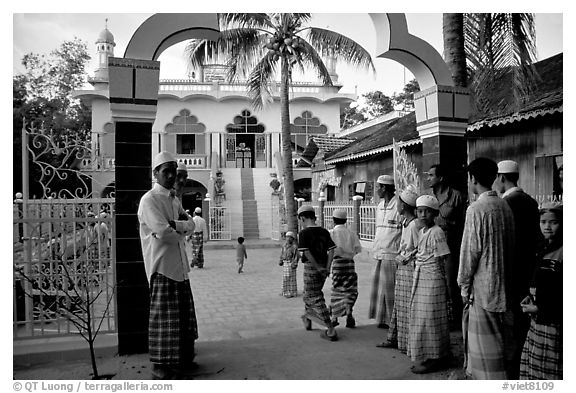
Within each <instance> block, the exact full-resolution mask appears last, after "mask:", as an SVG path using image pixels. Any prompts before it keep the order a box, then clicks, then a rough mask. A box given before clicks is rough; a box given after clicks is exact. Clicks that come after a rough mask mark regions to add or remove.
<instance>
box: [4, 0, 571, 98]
mask: <svg viewBox="0 0 576 393" xmlns="http://www.w3.org/2000/svg"><path fill="white" fill-rule="evenodd" d="M98 3H102V2H98ZM102 4H103V3H102ZM98 8H99V9H98V10H99V11H103V10H104V9H105V7H98ZM91 9H92V10H94V7H91ZM111 10H114V9H111ZM89 11H91V10H86V12H82V13H30V12H22V13H14V15H13V73H14V74H17V73H20V72H22V70H23V67H22V66H21V64H20V60H21V59H22V56H23V55H24V54H26V53H29V52H35V53H39V54H43V53H45V54H47V53H49V52H50V51H51V50H53V49H56V48H57V47H58V46H59V45H60V44H61V43H62V42H64V41H66V40H72V39H73V38H74V37H78V38H80V39H82V40H84V41H85V42H87V43H88V49H89V54H90V55H91V56H92V63H91V65H90V67H89V74H90V75H92V74H93V72H94V69H95V67H96V50H95V43H94V42H95V40H96V38H97V37H98V34H99V33H100V31H102V30H103V29H104V26H105V20H106V18H108V29H109V30H110V32H111V33H112V34H113V35H114V38H115V42H116V48H115V52H114V55H115V56H116V57H122V56H123V54H124V50H125V48H126V45H127V43H128V41H129V40H130V38H131V36H132V34H133V33H134V31H135V30H136V29H137V28H138V26H139V25H140V24H141V23H142V22H143V21H145V20H146V19H147V18H148V17H149V16H150V15H151V13H148V14H139V13H113V12H110V13H93V12H89ZM169 11H171V12H173V10H169ZM189 11H190V10H185V9H183V10H182V12H189ZM220 11H225V10H220ZM439 11H440V10H439ZM406 19H407V23H408V30H409V32H410V33H411V34H413V35H416V36H418V37H420V38H423V39H425V40H426V41H428V42H429V43H430V44H431V45H432V46H433V47H434V48H435V49H436V50H437V51H438V52H440V53H442V14H441V13H407V15H406ZM562 19H563V18H562V14H560V13H556V14H537V15H536V37H537V48H538V59H544V58H547V57H550V56H552V55H555V54H557V53H560V52H562V43H563V36H562V27H563V20H562ZM310 24H311V25H313V26H318V27H323V28H326V27H327V28H329V29H331V30H335V31H337V32H339V33H341V34H344V35H346V36H348V37H350V38H352V39H353V40H355V41H356V42H358V43H360V44H361V45H362V46H364V48H365V49H366V50H368V51H369V52H370V53H371V54H374V51H375V32H374V27H373V24H372V22H371V19H370V17H369V16H368V14H367V13H351V12H345V10H338V13H330V14H327V13H314V14H313V19H312V21H311V23H310ZM184 46H185V44H184V43H181V44H179V45H175V46H173V47H171V48H169V49H168V50H166V51H165V52H164V53H163V54H162V55H161V56H160V58H159V60H160V62H161V71H160V77H161V78H162V79H182V78H186V77H187V67H186V60H185V58H184V56H183V49H184ZM374 63H375V65H376V74H375V75H374V74H371V73H369V72H367V71H364V70H357V69H355V68H353V67H350V66H347V65H345V64H339V65H338V66H337V72H338V74H339V82H340V83H341V84H342V85H343V88H342V90H341V92H345V93H354V92H357V93H358V94H359V95H360V94H363V93H365V92H368V91H373V90H381V91H383V92H384V93H385V94H388V95H392V93H394V92H399V91H401V90H402V87H403V86H404V82H405V81H406V82H408V81H409V80H410V79H411V78H412V74H411V73H410V72H409V71H408V70H406V72H405V69H404V67H403V66H401V65H400V64H398V63H396V62H395V61H392V60H388V59H381V58H378V59H374ZM313 78H314V76H307V77H306V78H303V79H306V80H307V81H311V80H313Z"/></svg>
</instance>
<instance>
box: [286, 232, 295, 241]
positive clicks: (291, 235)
mask: <svg viewBox="0 0 576 393" xmlns="http://www.w3.org/2000/svg"><path fill="white" fill-rule="evenodd" d="M288 236H290V237H292V238H294V239H296V235H295V234H294V232H292V231H288V232H286V237H288Z"/></svg>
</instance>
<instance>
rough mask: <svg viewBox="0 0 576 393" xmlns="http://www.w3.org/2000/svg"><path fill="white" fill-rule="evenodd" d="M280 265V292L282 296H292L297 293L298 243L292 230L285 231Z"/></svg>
mask: <svg viewBox="0 0 576 393" xmlns="http://www.w3.org/2000/svg"><path fill="white" fill-rule="evenodd" d="M278 264H279V265H280V266H283V267H284V269H283V275H282V293H281V294H280V295H282V296H284V297H294V296H296V294H297V288H296V268H297V267H298V245H297V244H296V236H295V235H294V232H292V231H288V232H286V242H285V243H284V245H283V246H282V252H281V253H280V262H279V263H278Z"/></svg>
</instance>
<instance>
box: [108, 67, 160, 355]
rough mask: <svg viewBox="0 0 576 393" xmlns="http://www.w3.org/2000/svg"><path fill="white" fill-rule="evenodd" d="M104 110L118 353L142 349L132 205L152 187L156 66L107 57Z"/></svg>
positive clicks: (141, 282)
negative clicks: (110, 148) (112, 176)
mask: <svg viewBox="0 0 576 393" xmlns="http://www.w3.org/2000/svg"><path fill="white" fill-rule="evenodd" d="M108 69H109V76H110V86H109V89H110V110H111V112H112V119H113V121H114V123H115V129H116V141H115V157H116V214H115V221H116V222H115V225H116V296H117V298H116V300H117V307H116V320H117V331H118V353H119V354H120V355H125V354H132V353H144V352H147V351H148V315H149V299H150V298H149V289H148V280H147V279H146V274H145V270H144V263H143V258H142V248H141V245H140V236H139V225H138V217H137V211H138V203H139V201H140V198H141V197H142V195H144V193H145V192H146V191H148V190H150V188H151V187H152V169H151V163H152V124H153V123H154V120H155V118H156V105H157V102H158V81H159V76H160V63H159V62H157V61H148V60H134V59H122V58H114V57H111V58H109V59H108Z"/></svg>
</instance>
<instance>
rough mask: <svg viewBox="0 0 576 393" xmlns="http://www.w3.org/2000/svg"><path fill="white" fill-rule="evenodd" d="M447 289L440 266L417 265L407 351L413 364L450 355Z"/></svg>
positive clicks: (411, 302)
mask: <svg viewBox="0 0 576 393" xmlns="http://www.w3.org/2000/svg"><path fill="white" fill-rule="evenodd" d="M448 308H449V302H448V288H447V286H446V279H445V277H444V271H443V269H442V267H441V266H440V264H437V263H430V264H426V265H424V266H422V265H418V264H417V265H416V267H415V269H414V283H413V284H412V294H411V299H410V316H409V318H410V324H409V329H408V330H409V332H408V337H409V339H408V351H407V352H406V354H407V355H408V356H409V357H410V358H411V359H412V361H424V360H426V359H440V358H443V357H445V356H449V355H450V324H449V311H448Z"/></svg>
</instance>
